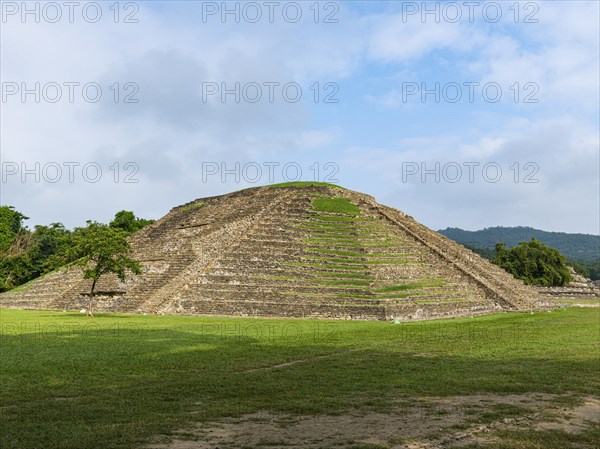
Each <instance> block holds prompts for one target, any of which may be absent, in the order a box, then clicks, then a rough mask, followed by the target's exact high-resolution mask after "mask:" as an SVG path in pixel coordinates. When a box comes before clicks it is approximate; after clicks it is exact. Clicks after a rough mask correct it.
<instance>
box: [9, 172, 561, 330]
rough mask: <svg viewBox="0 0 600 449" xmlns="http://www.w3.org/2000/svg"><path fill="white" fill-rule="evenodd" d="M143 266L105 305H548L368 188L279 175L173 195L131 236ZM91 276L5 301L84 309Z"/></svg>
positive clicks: (326, 313) (380, 314)
mask: <svg viewBox="0 0 600 449" xmlns="http://www.w3.org/2000/svg"><path fill="white" fill-rule="evenodd" d="M131 245H132V251H133V256H134V257H135V258H137V259H139V260H140V261H142V263H143V273H142V275H140V276H135V277H131V278H129V279H128V280H127V281H125V282H124V283H122V282H120V281H118V279H116V277H115V278H113V277H110V276H107V277H105V278H101V280H100V283H99V285H98V287H97V292H98V297H97V299H98V300H97V301H96V306H95V308H96V310H98V311H100V310H104V311H115V312H132V313H166V314H188V315H192V314H211V315H238V316H278V317H307V318H308V317H314V318H336V319H365V320H403V321H404V320H418V319H431V318H442V317H457V316H470V315H476V314H484V313H492V312H498V311H526V310H542V309H544V308H546V307H548V306H550V303H549V302H548V301H549V300H548V299H544V298H542V297H541V296H540V295H539V294H538V293H537V292H536V290H535V289H533V288H530V287H528V286H526V285H524V284H523V283H522V282H521V281H518V280H516V279H514V278H513V277H512V276H511V275H510V274H508V273H506V272H505V271H504V270H502V269H500V268H498V267H497V266H495V265H493V264H491V263H489V262H488V261H487V260H485V259H483V258H481V257H479V256H478V255H476V254H475V253H473V252H471V251H469V250H467V249H465V248H464V247H463V246H461V245H459V244H457V243H454V242H452V241H450V240H448V239H447V238H445V237H443V236H442V235H440V234H438V233H436V232H434V231H432V230H430V229H428V228H426V227H425V226H423V225H421V224H419V223H418V222H417V221H415V220H414V219H413V218H412V217H410V216H408V215H406V214H404V213H403V212H401V211H399V210H397V209H394V208H391V207H387V206H383V205H380V204H378V203H377V202H376V201H375V199H374V198H373V197H371V196H369V195H365V194H361V193H358V192H353V191H350V190H346V189H344V188H341V187H337V186H332V185H323V184H315V183H304V184H298V183H293V184H291V185H286V184H282V185H277V186H266V187H258V188H252V189H247V190H242V191H239V192H235V193H230V194H227V195H222V196H216V197H210V198H202V199H198V200H195V201H193V202H191V203H188V204H184V205H182V206H178V207H175V208H174V209H172V210H171V211H170V212H169V213H168V214H167V215H166V216H164V217H163V218H161V219H160V220H158V221H157V222H155V223H154V224H153V225H150V226H148V227H146V228H144V229H142V230H141V231H140V232H138V233H137V234H135V235H133V236H132V237H131ZM88 291H89V281H85V280H83V279H82V275H81V270H80V269H79V268H70V269H62V270H60V271H58V272H55V273H51V274H48V275H46V276H44V277H42V278H40V279H37V280H35V281H33V282H31V283H30V284H28V285H26V286H25V287H23V288H21V289H19V290H18V291H12V292H6V293H3V294H2V295H0V307H10V308H28V309H48V310H79V309H81V308H82V307H84V305H85V304H86V295H87V294H88Z"/></svg>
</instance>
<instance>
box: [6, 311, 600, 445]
mask: <svg viewBox="0 0 600 449" xmlns="http://www.w3.org/2000/svg"><path fill="white" fill-rule="evenodd" d="M0 325H1V333H0V337H1V339H0V344H1V351H0V376H1V377H0V447H1V448H3V449H4V448H19V449H29V448H45V449H50V448H74V449H82V448H137V447H144V446H146V445H148V444H150V443H152V442H154V443H156V442H157V441H163V442H164V441H166V442H168V440H169V438H170V436H176V435H179V436H178V438H180V437H181V435H180V434H175V433H174V432H175V431H177V430H178V429H189V428H193V427H194V426H196V425H198V424H199V423H206V422H218V421H220V420H223V419H231V418H236V417H237V418H239V417H241V416H245V415H248V414H252V413H257V412H261V411H268V412H269V413H270V414H271V415H272V416H279V415H281V416H288V417H292V418H293V417H295V416H322V417H325V416H331V415H333V416H336V415H337V416H340V415H344V414H348V413H365V414H368V413H375V414H393V413H395V414H398V413H401V412H399V411H398V403H399V401H400V402H402V403H403V404H405V405H406V407H412V406H415V405H418V404H424V402H423V400H424V399H426V398H428V397H432V398H438V399H439V398H444V397H456V396H471V395H495V396H497V397H500V396H503V395H532V394H552V395H557V396H556V397H554V396H553V397H554V399H553V401H555V402H556V404H557V405H562V406H567V405H568V406H575V405H577V404H579V403H581V401H582V400H583V399H582V398H584V397H587V398H589V397H596V398H597V397H598V394H599V387H600V365H599V364H600V361H599V349H600V346H599V345H600V309H584V308H567V309H559V310H555V311H552V312H545V313H536V314H522V313H519V314H517V313H504V314H498V315H490V316H483V317H476V318H465V319H453V320H438V321H427V322H412V323H402V324H392V323H385V322H360V321H321V320H301V319H252V318H222V317H176V316H142V315H119V314H110V315H109V314H104V315H102V314H99V315H98V316H97V317H95V318H93V319H89V318H87V317H85V316H83V314H79V313H54V312H43V311H17V310H8V309H3V310H1V311H0ZM419 401H420V402H419ZM405 409H406V410H408V408H405ZM411 410H412V409H411ZM534 411H535V410H532V409H528V408H527V407H517V406H512V407H511V406H505V407H502V406H496V407H495V408H492V409H487V410H485V413H484V412H483V411H482V412H481V413H479V414H478V412H477V410H475V413H471V414H470V415H469V419H468V420H467V421H466V422H461V423H458V424H457V423H454V430H455V431H456V430H461V429H467V428H469V426H470V425H476V424H478V423H484V424H485V423H492V422H497V421H499V420H500V421H501V420H503V419H505V418H514V417H518V416H522V415H523V414H525V415H527V414H529V413H532V412H534ZM227 417H229V418H227ZM587 424H589V425H588V426H587V427H586V428H584V429H579V430H578V431H576V432H568V431H565V430H561V429H555V428H554V429H553V428H547V429H543V428H542V429H538V430H533V429H528V428H505V429H496V430H492V435H493V437H494V438H495V441H496V442H495V443H494V445H493V446H492V447H506V448H509V447H516V448H521V447H522V448H530V447H531V448H538V447H539V448H571V447H572V448H593V447H598V446H599V444H600V443H599V441H600V432H599V430H598V426H597V422H594V419H591V420H590V421H589V422H588V423H587ZM440 430H448V429H440ZM442 433H443V432H442ZM439 436H440V435H430V438H431V439H435V438H438V437H439ZM189 438H194V435H191V436H189ZM196 438H197V435H196ZM409 440H410V436H406V435H404V436H403V435H400V434H399V435H398V438H397V439H396V440H394V441H395V443H394V441H392V440H389V441H388V443H389V444H387V443H385V442H384V443H378V444H375V443H364V442H363V443H361V442H355V441H351V440H348V441H347V445H346V446H340V447H353V448H380V447H394V444H401V443H402V442H403V441H404V442H406V441H409ZM197 444H198V446H197V447H205V446H200V443H199V442H198V443H197ZM285 445H286V442H285V441H269V440H265V441H263V443H262V445H261V444H258V445H252V444H249V445H246V446H244V447H274V446H278V447H285ZM164 447H169V446H168V445H166V446H164ZM186 447H187V446H186ZM189 447H196V446H189ZM221 447H227V446H221ZM311 447H312V446H311ZM322 447H323V448H325V447H327V448H329V447H330V446H328V445H327V444H325V443H324V445H323V446H322ZM463 447H467V446H463ZM468 447H480V446H479V443H471V444H470V445H469V446H468ZM481 447H490V446H485V445H484V446H481Z"/></svg>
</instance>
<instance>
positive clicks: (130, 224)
mask: <svg viewBox="0 0 600 449" xmlns="http://www.w3.org/2000/svg"><path fill="white" fill-rule="evenodd" d="M151 223H154V220H145V219H143V218H138V217H136V216H135V214H134V213H133V212H131V211H128V210H122V211H119V212H117V213H116V214H115V218H114V219H113V220H112V221H111V222H110V224H109V226H110V227H111V228H117V229H122V230H123V231H125V232H126V233H127V234H133V233H134V232H137V231H139V230H140V229H142V228H143V227H144V226H147V225H149V224H151Z"/></svg>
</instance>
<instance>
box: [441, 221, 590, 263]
mask: <svg viewBox="0 0 600 449" xmlns="http://www.w3.org/2000/svg"><path fill="white" fill-rule="evenodd" d="M438 232H439V233H440V234H443V235H445V236H446V237H448V238H450V239H452V240H454V241H456V242H458V243H461V244H463V245H465V246H469V247H473V248H484V249H491V250H493V249H494V248H495V246H496V243H500V242H504V243H506V246H507V247H509V248H511V247H513V246H516V245H518V244H519V242H529V241H530V240H531V239H532V238H535V239H536V240H538V241H540V242H542V243H544V244H546V245H548V246H551V247H552V248H556V249H558V250H559V251H560V252H561V253H562V254H563V255H564V256H566V257H567V258H569V259H571V260H575V261H585V262H592V261H595V260H596V259H598V258H599V257H600V236H598V235H591V234H568V233H565V232H547V231H542V230H539V229H534V228H529V227H524V226H519V227H514V228H510V227H507V228H505V227H502V226H497V227H493V228H485V229H482V230H479V231H465V230H463V229H460V228H446V229H443V230H441V231H438Z"/></svg>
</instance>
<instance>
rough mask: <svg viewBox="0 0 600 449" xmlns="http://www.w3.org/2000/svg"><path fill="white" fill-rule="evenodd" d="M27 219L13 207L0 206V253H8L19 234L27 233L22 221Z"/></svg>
mask: <svg viewBox="0 0 600 449" xmlns="http://www.w3.org/2000/svg"><path fill="white" fill-rule="evenodd" d="M27 219H28V217H26V216H25V215H23V214H22V213H21V212H18V211H16V210H15V208H14V207H13V206H0V252H4V251H8V249H9V248H10V246H11V245H12V244H13V242H14V241H15V239H16V238H17V236H18V235H19V234H22V233H24V232H27V228H25V227H24V226H23V221H24V220H27Z"/></svg>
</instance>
